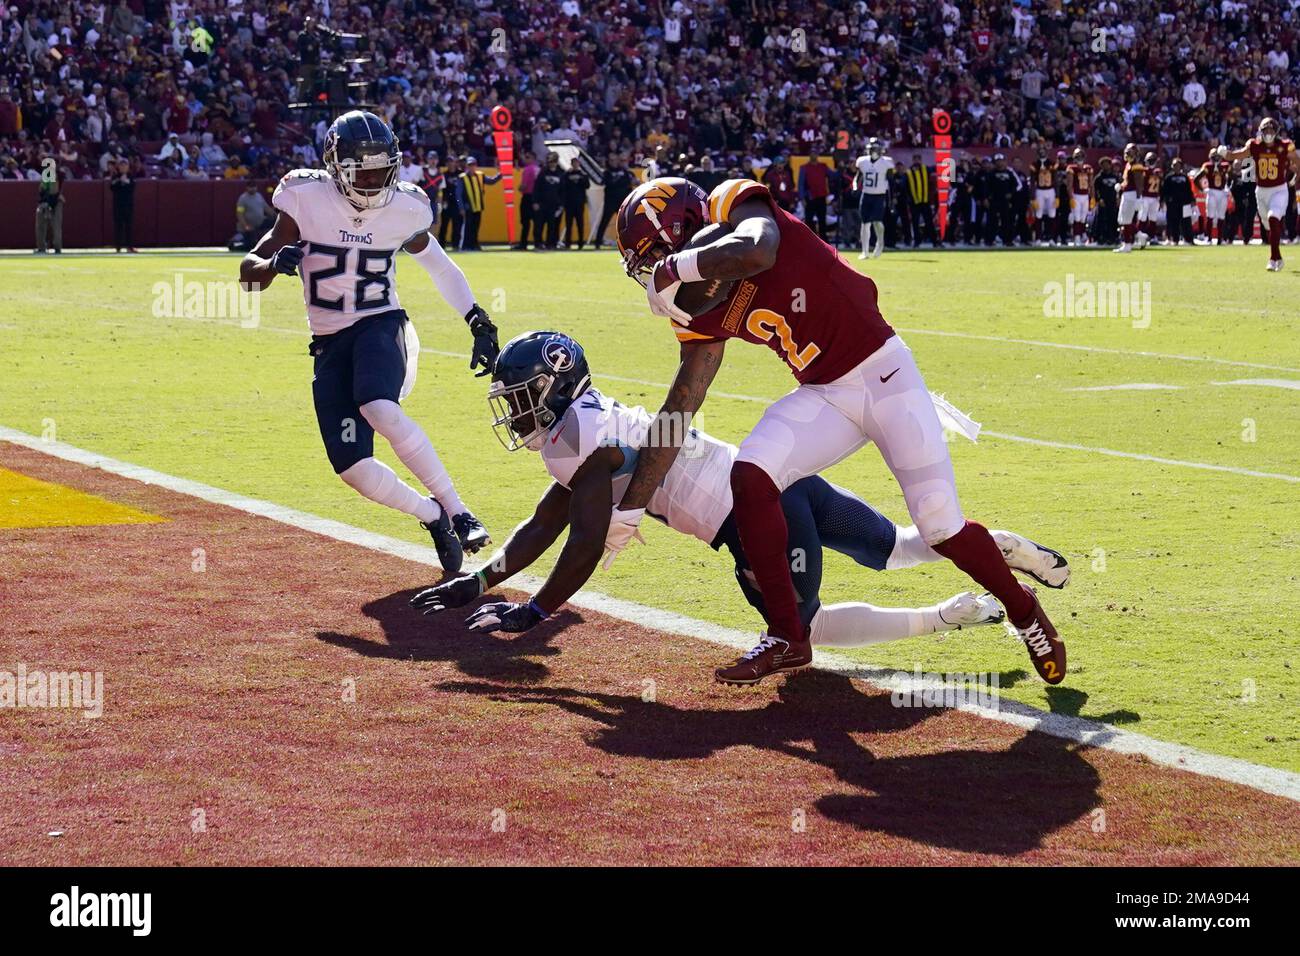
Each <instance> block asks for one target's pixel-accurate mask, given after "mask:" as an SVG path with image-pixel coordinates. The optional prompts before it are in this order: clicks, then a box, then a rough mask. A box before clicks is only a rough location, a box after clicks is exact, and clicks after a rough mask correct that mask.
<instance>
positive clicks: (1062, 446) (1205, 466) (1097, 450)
mask: <svg viewBox="0 0 1300 956" xmlns="http://www.w3.org/2000/svg"><path fill="white" fill-rule="evenodd" d="M200 321H209V322H216V323H218V324H222V325H235V324H238V320H230V319H206V320H200ZM264 328H265V329H266V330H267V331H270V332H282V333H286V334H289V335H305V334H306V332H305V330H301V329H285V328H280V327H277V326H264ZM899 331H900V332H908V333H909V334H911V333H912V332H925V330H924V329H900V330H899ZM928 334H931V335H950V336H957V337H961V338H977V339H988V340H990V341H994V342H1015V343H1020V344H1025V345H1046V346H1051V347H1053V348H1071V349H1083V350H1085V351H1090V352H1114V353H1117V354H1120V355H1143V356H1150V357H1155V358H1172V359H1182V360H1184V361H1189V362H1220V363H1221V364H1224V365H1243V366H1247V367H1250V368H1270V369H1274V368H1275V369H1279V370H1281V371H1284V372H1300V369H1290V368H1286V367H1284V366H1280V365H1252V364H1251V363H1249V362H1229V361H1227V360H1226V359H1209V358H1197V357H1194V356H1187V355H1161V354H1160V353H1158V352H1126V351H1123V350H1122V349H1102V348H1093V347H1092V346H1087V345H1061V344H1060V343H1055V342H1029V341H1027V340H1021V339H999V338H995V337H993V336H984V335H973V336H972V335H964V334H963V333H959V332H930V333H928ZM420 351H421V352H427V353H428V354H429V355H442V356H445V357H447V358H457V359H464V360H465V361H469V353H468V352H450V351H447V350H445V349H431V348H424V347H421V348H420ZM596 378H607V379H609V380H610V381H612V382H627V383H629V384H632V385H645V386H648V387H650V388H661V389H666V388H668V385H667V384H666V383H663V382H650V381H647V380H646V379H643V378H627V377H625V376H622V375H607V374H606V373H604V372H601V373H600V374H599V375H597V376H596ZM1211 384H1214V385H1270V386H1276V387H1279V388H1300V382H1290V381H1289V380H1287V379H1271V378H1259V379H1256V378H1248V379H1238V380H1237V381H1234V382H1213V383H1211ZM1181 387H1182V386H1180V385H1152V384H1145V383H1136V384H1134V385H1123V386H1121V385H1115V386H1097V387H1094V388H1092V389H1070V391H1102V390H1106V389H1125V388H1135V389H1178V388H1181ZM709 394H710V395H713V396H715V397H717V398H729V399H734V400H735V401H740V402H759V403H761V404H764V405H770V404H771V403H772V402H774V401H776V399H775V398H763V397H762V396H759V395H743V394H740V393H738V392H723V391H713V390H710V392H709ZM980 434H981V435H987V436H988V437H990V438H1000V439H1002V440H1003V441H1013V442H1019V443H1021V444H1023V445H1038V446H1039V447H1042V448H1056V449H1059V450H1061V451H1081V452H1088V453H1089V454H1094V455H1106V456H1109V457H1111V458H1128V459H1131V460H1133V461H1147V462H1151V463H1153V464H1158V465H1170V466H1173V467H1175V468H1196V469H1199V470H1201V471H1217V472H1222V473H1224V474H1229V475H1239V476H1241V477H1244V478H1266V479H1272V480H1275V481H1287V482H1292V483H1297V482H1300V476H1297V475H1286V474H1282V473H1280V472H1271V471H1255V470H1253V469H1251V468H1238V467H1235V466H1233V465H1214V464H1210V463H1209V462H1202V461H1183V460H1182V459H1180V458H1161V457H1159V456H1157V455H1146V454H1142V453H1140V452H1132V451H1118V450H1116V449H1114V448H1101V447H1097V446H1094V445H1077V444H1074V443H1072V442H1059V441H1049V440H1047V439H1044V438H1029V437H1027V436H1025V435H1012V434H1010V433H1008V432H997V431H990V430H988V429H984V430H983V431H981V432H980Z"/></svg>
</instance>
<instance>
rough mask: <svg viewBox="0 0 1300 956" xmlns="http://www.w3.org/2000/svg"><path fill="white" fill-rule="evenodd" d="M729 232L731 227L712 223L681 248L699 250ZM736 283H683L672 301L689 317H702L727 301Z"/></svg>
mask: <svg viewBox="0 0 1300 956" xmlns="http://www.w3.org/2000/svg"><path fill="white" fill-rule="evenodd" d="M728 232H731V227H730V226H728V225H727V224H726V223H722V222H714V223H710V224H709V225H707V226H705V227H704V228H703V229H701V230H700V231H699V232H697V233H696V234H695V235H693V236H691V238H690V241H689V242H687V243H686V245H685V246H683V248H684V249H699V248H702V247H703V246H707V245H709V243H711V242H716V241H717V240H718V239H719V238H721V237H722V236H723V235H725V234H726V233H728ZM735 284H736V283H735V282H734V281H733V280H731V279H707V280H705V281H703V282H683V283H682V287H681V288H680V289H678V290H677V298H676V299H675V300H674V302H675V303H676V305H677V307H678V308H679V309H681V310H682V311H683V312H685V313H686V314H687V315H689V316H697V315H703V314H704V313H705V312H708V311H709V310H710V309H714V308H717V307H718V306H719V305H721V304H722V303H723V302H726V301H727V296H729V295H731V287H732V286H733V285H735Z"/></svg>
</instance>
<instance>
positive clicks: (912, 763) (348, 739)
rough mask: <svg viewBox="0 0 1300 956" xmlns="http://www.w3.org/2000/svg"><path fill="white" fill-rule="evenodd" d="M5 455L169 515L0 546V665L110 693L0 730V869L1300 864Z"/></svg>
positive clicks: (670, 643) (1159, 807)
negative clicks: (426, 611)
mask: <svg viewBox="0 0 1300 956" xmlns="http://www.w3.org/2000/svg"><path fill="white" fill-rule="evenodd" d="M0 465H2V466H4V467H8V468H13V469H15V470H17V471H20V472H23V473H24V474H28V475H31V476H33V477H37V478H41V479H44V480H48V481H56V482H60V483H63V484H68V485H72V486H74V487H77V488H80V489H83V490H86V491H89V492H92V493H94V494H98V495H103V496H105V497H108V498H111V499H112V500H115V501H120V502H123V503H126V504H129V505H132V506H134V507H136V508H141V509H144V510H146V511H151V512H154V513H158V514H162V515H164V516H166V517H167V518H168V519H169V521H168V522H167V523H165V524H153V525H135V526H117V527H94V528H54V529H27V530H18V531H0V603H2V605H3V611H2V612H0V614H2V617H0V668H7V669H11V670H12V669H13V668H14V667H15V666H16V665H17V664H18V663H20V662H21V663H24V664H26V665H27V667H28V668H36V667H47V668H50V669H60V670H80V669H89V670H99V671H103V672H104V679H105V697H106V702H105V712H104V716H103V717H102V718H101V719H99V720H86V719H84V718H83V717H82V716H81V715H80V714H79V713H72V712H68V711H62V710H43V711H42V710H0V788H2V792H3V793H4V794H5V799H4V800H3V801H0V863H3V864H48V863H94V864H109V863H118V864H172V863H208V864H236V863H296V864H308V863H329V864H340V863H343V864H365V863H377V864H383V863H623V864H643V863H648V864H652V863H700V864H710V863H711V864H727V863H790V864H890V863H910V864H918V863H920V864H923V863H943V864H948V863H974V862H986V861H991V862H1011V863H1077V864H1088V865H1100V864H1138V863H1141V864H1211V863H1220V864H1227V863H1291V864H1294V863H1296V862H1298V861H1300V850H1297V847H1300V807H1298V806H1297V805H1296V804H1295V803H1293V802H1291V801H1288V800H1286V799H1283V798H1280V797H1274V796H1270V795H1267V794H1263V793H1259V792H1257V791H1254V790H1251V789H1248V788H1246V787H1242V786H1237V785H1234V784H1229V783H1224V782H1221V781H1217V780H1212V779H1207V778H1204V777H1199V776H1195V775H1193V774H1190V773H1183V772H1179V771H1174V770H1170V769H1167V768H1163V767H1159V766H1156V765H1154V764H1151V763H1150V762H1148V761H1146V760H1144V759H1142V758H1134V757H1126V756H1122V755H1119V754H1114V753H1110V752H1108V751H1102V750H1092V749H1088V748H1081V747H1078V746H1076V745H1073V744H1070V743H1067V742H1066V741H1062V740H1059V739H1056V738H1053V737H1048V736H1045V735H1042V734H1034V733H1031V734H1026V733H1024V732H1022V731H1020V730H1018V729H1016V728H1014V727H1010V726H1007V725H1004V724H1001V723H996V722H993V721H988V720H983V719H980V718H978V717H975V716H972V715H968V714H962V713H958V712H952V711H936V710H912V709H896V708H894V707H892V706H891V705H890V701H889V697H888V695H887V694H884V693H882V692H879V691H874V690H871V689H869V688H867V687H866V686H865V685H862V684H858V683H854V682H852V681H850V680H848V679H846V678H844V677H842V676H836V675H833V674H828V673H823V672H817V671H810V672H805V673H803V674H799V675H794V676H792V677H789V678H785V679H783V680H784V684H782V683H781V681H779V680H778V681H774V682H771V683H770V685H764V686H762V687H760V688H757V689H749V690H736V689H732V688H724V687H719V686H716V685H714V683H713V680H712V674H711V668H712V667H714V666H716V665H717V664H718V663H720V662H722V661H725V660H727V659H728V658H729V657H730V656H731V652H730V651H729V650H727V649H726V648H720V647H717V646H713V645H709V644H705V643H702V642H698V641H694V640H691V639H689V638H673V637H667V636H664V635H662V634H659V633H657V632H652V631H648V630H645V629H642V628H639V627H636V626H634V625H630V624H627V623H624V622H621V621H617V620H613V619H610V618H606V617H603V616H601V615H598V614H592V613H589V612H586V611H581V612H579V611H572V610H569V611H565V612H563V613H561V614H560V615H559V616H558V617H557V619H556V620H553V621H550V622H547V623H546V624H544V625H542V626H541V627H539V628H537V629H535V631H534V632H531V633H529V634H526V635H524V636H522V637H520V638H517V639H514V640H511V639H504V638H503V639H498V638H493V637H483V636H475V635H469V634H467V633H465V632H464V631H463V630H462V629H461V628H460V626H459V625H460V621H461V619H462V617H463V616H464V614H465V613H467V612H466V611H461V612H445V613H444V614H443V615H441V616H438V617H435V618H421V617H420V616H419V615H417V614H414V613H412V612H411V610H410V609H409V608H408V607H407V604H406V602H407V599H408V598H409V596H410V595H411V594H412V593H413V591H414V589H416V588H418V587H420V586H423V585H426V584H428V583H430V581H431V580H432V579H433V576H434V575H433V572H432V571H431V569H429V568H427V567H423V566H419V565H416V564H413V563H410V562H406V561H403V560H400V559H397V558H393V557H390V556H387V555H383V554H379V553H376V552H373V551H369V550H366V549H364V548H361V547H357V546H353V545H347V544H343V543H340V542H337V541H334V540H331V539H327V538H322V537H318V536H316V535H313V534H309V533H307V532H304V531H300V530H297V529H295V528H291V527H287V526H285V525H280V524H277V523H275V522H273V521H270V520H266V519H261V518H256V517H253V516H251V515H247V514H244V513H242V512H238V511H234V510H231V509H227V508H223V507H219V506H215V505H210V504H207V503H204V502H201V501H198V500H196V499H192V498H187V497H184V496H182V495H178V494H174V493H171V492H167V491H163V490H161V489H158V488H153V487H150V486H147V485H142V484H139V483H136V482H132V481H128V480H126V479H123V478H119V477H116V476H113V475H110V474H106V473H104V472H100V471H95V470H90V469H86V468H83V467H81V466H78V465H74V464H70V463H67V462H63V461H60V460H58V459H53V458H49V457H47V456H44V455H41V454H39V453H37V452H34V451H30V450H27V449H23V448H19V447H16V446H13V445H9V444H4V443H0ZM415 538H416V534H415V530H414V528H413V529H412V539H413V540H414V539H415ZM196 548H202V549H204V555H205V561H206V568H207V570H206V571H203V572H201V573H197V572H195V571H193V570H191V565H192V563H193V561H194V560H195V558H194V549H196ZM917 646H918V653H923V650H922V648H923V645H922V644H921V643H918V645H917ZM347 681H355V686H356V702H355V703H346V702H345V701H344V700H343V697H344V692H345V687H346V684H345V682H347ZM647 681H654V689H655V694H656V696H657V703H645V702H643V700H642V695H643V692H644V691H645V689H646V687H647V684H646V682H647ZM1098 809H1101V810H1103V811H1104V814H1105V816H1104V829H1101V830H1100V832H1098V830H1097V828H1098V827H1099V826H1100V824H1101V822H1102V821H1101V818H1100V816H1099V815H1098V814H1097V813H1096V812H1095V811H1097V810H1098ZM195 811H202V817H201V819H202V821H203V824H204V825H205V826H206V829H205V830H203V831H201V832H197V833H196V832H194V830H193V823H194V821H195V820H196V819H197V818H196V814H195ZM800 813H802V817H803V819H804V821H805V827H804V829H803V831H802V832H798V831H797V830H796V828H795V827H793V826H792V821H794V820H796V819H797V818H798V815H799V814H800ZM494 822H496V823H498V825H499V824H500V823H501V822H504V830H494V827H493V824H494ZM55 830H57V831H62V834H63V835H62V836H59V837H51V836H48V835H47V834H48V833H49V832H50V831H55Z"/></svg>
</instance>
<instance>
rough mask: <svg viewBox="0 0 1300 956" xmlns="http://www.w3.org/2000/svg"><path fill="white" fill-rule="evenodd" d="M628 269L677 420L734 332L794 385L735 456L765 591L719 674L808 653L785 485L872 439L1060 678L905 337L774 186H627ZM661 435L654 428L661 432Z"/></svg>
mask: <svg viewBox="0 0 1300 956" xmlns="http://www.w3.org/2000/svg"><path fill="white" fill-rule="evenodd" d="M709 222H713V223H723V224H725V225H726V226H728V227H729V231H728V232H726V234H725V235H723V236H722V237H721V238H719V239H717V240H715V241H713V242H710V243H708V244H707V245H703V246H702V247H700V248H694V249H687V248H686V246H687V243H688V242H689V241H690V240H691V239H692V237H693V236H694V235H695V234H696V233H697V232H698V231H699V230H700V229H701V228H702V227H703V226H704V225H705V224H706V223H709ZM618 243H619V249H620V251H621V252H622V254H623V264H624V269H625V270H626V272H627V274H628V275H629V276H631V277H633V278H635V279H636V280H637V281H638V282H642V283H644V284H645V288H646V295H647V299H648V301H649V305H650V310H651V312H653V313H654V314H656V315H662V316H665V317H669V318H670V319H671V323H672V327H673V329H674V332H675V333H676V336H677V340H678V342H679V343H680V349H681V364H680V366H679V368H678V370H677V375H676V377H675V379H674V381H673V385H672V387H671V389H670V391H669V394H668V398H667V401H666V402H665V403H664V405H663V408H662V409H661V411H660V419H661V420H663V421H669V422H672V421H681V420H682V419H683V418H689V416H691V415H694V414H695V413H696V412H697V411H699V409H700V406H701V405H702V404H703V402H704V398H705V395H706V393H707V392H708V388H709V385H710V384H711V383H712V381H713V378H714V376H715V375H716V374H717V370H718V367H719V366H720V364H721V362H722V356H723V350H724V348H725V347H726V342H727V339H730V338H739V339H742V340H743V341H746V342H750V343H753V344H758V345H766V346H767V347H768V348H770V349H772V350H773V351H774V352H776V353H777V355H778V356H779V357H780V358H781V359H782V360H783V361H784V362H785V363H786V365H787V366H788V367H789V369H790V370H791V372H792V373H793V374H794V376H795V379H796V380H797V381H798V382H799V387H798V388H796V389H795V390H794V391H793V392H790V393H789V394H788V395H786V396H785V397H783V398H781V399H779V400H778V401H777V402H775V403H774V404H773V405H771V406H769V407H768V409H767V410H766V411H765V412H764V413H763V417H762V419H761V420H760V421H759V422H758V424H757V425H756V426H755V427H754V430H753V431H752V432H751V433H750V435H749V437H748V438H746V439H745V441H744V443H743V444H742V445H741V446H740V452H739V454H738V456H737V460H736V463H735V465H733V466H732V469H731V487H732V492H733V497H734V499H735V502H736V508H735V514H736V527H737V529H738V531H739V534H740V539H741V541H742V542H743V544H744V548H745V554H746V556H747V558H748V559H749V561H750V563H751V565H752V568H753V571H754V576H755V578H756V580H757V582H758V585H759V589H760V591H761V592H762V594H763V602H764V605H765V607H766V609H767V612H768V613H767V621H768V631H767V634H766V635H765V637H764V638H763V640H762V641H761V642H760V646H759V648H758V649H757V650H756V651H755V652H754V653H753V654H751V655H747V656H746V657H745V658H743V659H742V660H741V661H740V662H738V663H737V664H736V665H735V666H734V667H730V668H722V669H720V670H719V671H717V672H716V674H715V676H716V677H717V678H718V680H720V681H723V682H730V681H748V680H750V679H755V678H757V677H762V676H765V675H766V674H770V673H775V672H777V671H781V670H787V669H790V668H792V667H799V666H803V665H804V664H806V663H807V662H808V660H809V658H810V655H811V653H812V648H811V645H810V644H809V642H808V640H807V635H806V633H805V628H804V626H803V623H802V622H801V621H800V619H799V614H798V599H797V596H796V593H795V589H794V584H793V582H792V580H791V577H790V565H789V557H788V554H787V550H786V539H787V532H788V529H787V524H786V520H785V517H784V515H783V514H782V511H781V504H780V495H781V492H782V491H784V490H785V489H786V488H788V487H790V486H791V485H792V484H794V483H795V482H796V481H798V480H799V479H800V478H805V477H807V476H809V475H815V474H817V473H819V472H821V471H823V470H825V469H826V468H829V467H830V466H831V465H834V464H835V463H836V462H839V461H842V460H844V459H845V458H847V457H848V456H849V455H851V454H853V452H855V451H857V450H858V449H859V448H861V447H862V446H863V445H866V444H868V443H869V442H874V443H875V445H876V447H877V448H879V449H880V453H881V455H882V456H883V457H884V459H885V463H886V465H888V467H889V470H890V471H891V472H892V473H893V475H894V477H895V479H896V480H897V481H898V483H899V485H900V486H901V488H902V490H903V497H904V499H905V500H906V502H907V509H908V512H909V513H910V514H911V516H912V521H913V522H914V523H915V524H916V526H917V527H918V528H919V529H920V530H921V534H922V536H923V537H924V539H925V541H926V543H927V544H929V545H930V546H931V547H933V548H934V549H935V550H936V551H938V552H939V553H940V554H942V555H943V556H944V557H946V558H948V559H949V560H950V561H952V562H953V563H954V564H956V565H957V566H958V567H959V568H961V569H962V570H963V571H965V572H966V573H967V574H968V575H970V576H971V577H972V578H974V579H975V580H976V581H977V582H978V583H979V584H980V585H981V586H982V587H983V588H984V589H985V590H987V591H990V592H991V593H992V594H993V596H994V597H996V598H997V599H998V601H1000V602H1001V603H1002V606H1003V607H1005V608H1006V609H1007V614H1008V617H1009V618H1010V620H1011V622H1012V623H1013V624H1014V625H1015V627H1016V629H1017V633H1018V634H1019V636H1020V638H1021V640H1023V641H1024V642H1025V644H1026V647H1027V648H1028V650H1029V656H1030V660H1031V661H1032V662H1033V664H1034V667H1035V669H1037V671H1038V673H1039V674H1040V675H1041V676H1042V677H1043V679H1044V680H1046V681H1047V682H1049V683H1053V684H1056V683H1060V681H1061V680H1063V679H1064V677H1065V643H1064V642H1063V641H1062V640H1061V639H1060V637H1059V636H1058V635H1057V633H1056V630H1055V628H1054V627H1053V626H1052V622H1051V621H1050V620H1049V619H1048V617H1047V614H1046V613H1045V612H1044V611H1043V608H1042V606H1041V605H1040V604H1039V603H1038V598H1037V597H1036V596H1035V594H1034V592H1033V591H1032V590H1031V589H1030V588H1029V587H1027V586H1025V585H1022V584H1021V583H1020V582H1018V581H1017V580H1016V578H1015V575H1013V574H1012V573H1011V569H1010V568H1009V567H1008V566H1007V563H1006V561H1005V560H1004V558H1003V555H1002V552H1001V551H1000V550H999V548H998V546H997V544H996V542H994V540H993V538H992V537H991V536H990V535H989V532H988V530H987V529H985V528H984V526H983V525H980V524H978V523H976V522H973V521H968V520H967V519H966V517H965V515H964V514H963V513H962V509H961V504H960V502H959V501H958V497H957V486H956V479H955V477H954V476H953V468H952V459H951V458H950V457H949V455H948V446H947V443H946V442H945V441H944V436H943V428H942V426H941V425H940V422H939V416H938V413H937V412H936V409H935V405H934V403H933V401H932V398H931V395H930V392H929V391H928V390H927V389H926V387H925V382H924V380H923V379H922V377H921V372H920V370H919V369H918V368H917V367H916V362H915V360H914V359H913V357H912V352H911V350H910V349H909V348H908V347H907V346H906V345H905V344H903V341H902V340H901V339H900V338H898V336H897V335H895V334H894V330H893V329H892V328H891V327H890V326H889V324H888V323H887V322H886V321H885V320H884V318H883V317H882V316H881V314H880V310H879V308H878V307H877V305H876V302H877V290H876V284H875V283H874V282H873V281H872V280H871V279H870V278H868V277H867V276H865V275H863V274H862V273H860V272H858V271H857V270H856V269H854V268H853V267H852V266H850V265H849V264H848V263H847V262H845V261H844V259H843V258H841V257H840V255H839V254H838V253H837V252H836V251H835V250H834V249H833V248H832V247H830V246H828V245H827V244H826V243H824V242H822V241H821V240H820V239H818V238H817V236H816V235H814V234H813V233H812V232H811V231H810V230H809V229H808V228H807V227H806V226H805V225H804V224H803V223H802V222H800V221H799V220H798V219H796V218H795V217H794V216H792V215H790V214H788V213H786V212H785V211H783V210H782V209H780V207H779V206H777V204H776V202H775V200H774V199H773V198H772V195H771V193H770V192H769V191H768V189H767V187H766V186H764V185H762V184H761V183H757V182H754V181H753V180H747V179H731V180H727V181H726V182H723V183H722V184H720V185H719V186H718V187H717V188H715V189H714V190H713V192H712V194H711V195H710V196H709V197H706V196H705V195H704V193H703V191H702V190H700V188H699V187H698V186H696V185H695V184H694V183H691V182H688V181H687V180H684V179H677V178H669V179H657V180H652V181H651V182H649V183H645V184H643V185H642V186H640V187H638V188H637V189H636V190H634V191H633V192H632V193H631V194H630V195H629V196H628V198H627V199H626V200H624V202H623V207H622V209H620V210H619V217H618ZM702 280H709V281H713V280H724V281H725V280H730V281H731V282H732V287H731V289H730V291H729V292H728V294H727V296H726V298H725V299H724V300H723V301H722V302H721V303H720V304H718V305H717V306H716V307H714V308H713V309H711V310H709V311H706V312H702V313H701V314H700V315H697V316H691V315H689V314H687V313H686V312H685V311H683V310H682V309H681V308H680V307H678V306H677V305H675V299H676V296H677V290H678V289H679V288H680V287H681V285H682V283H683V282H700V281H702ZM660 437H661V439H662V436H660ZM679 448H680V442H677V443H674V442H672V441H664V440H660V441H659V442H657V443H656V444H655V445H654V446H653V447H645V448H642V449H641V453H640V454H639V456H638V459H637V463H636V470H635V473H634V474H633V477H632V480H631V482H629V484H628V488H627V491H626V492H624V494H623V497H622V500H621V501H620V504H619V507H618V508H617V509H616V510H615V513H614V515H613V518H612V519H611V522H610V529H609V535H608V538H607V547H608V548H609V550H610V551H611V552H613V553H615V554H617V553H618V551H620V550H621V549H622V548H624V547H625V546H626V545H627V543H628V541H629V540H630V539H631V537H632V535H633V534H634V533H635V531H636V527H637V524H638V523H639V522H640V520H641V518H642V516H643V515H644V514H645V508H646V505H647V503H648V502H649V501H650V499H651V497H652V495H653V492H654V489H655V488H656V487H657V486H658V484H659V482H660V481H661V480H662V479H663V477H664V475H665V474H666V473H667V472H668V469H669V467H670V466H671V465H672V463H673V458H674V457H675V456H676V455H677V452H678V450H679Z"/></svg>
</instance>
